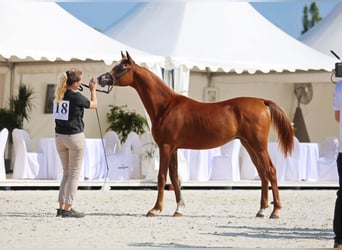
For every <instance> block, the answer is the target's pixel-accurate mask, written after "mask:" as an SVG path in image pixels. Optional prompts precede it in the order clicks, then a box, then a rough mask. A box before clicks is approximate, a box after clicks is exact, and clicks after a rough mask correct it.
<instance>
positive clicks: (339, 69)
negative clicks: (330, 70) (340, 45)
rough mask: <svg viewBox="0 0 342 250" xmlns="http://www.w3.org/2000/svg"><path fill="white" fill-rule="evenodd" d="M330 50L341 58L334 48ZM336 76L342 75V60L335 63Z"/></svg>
mask: <svg viewBox="0 0 342 250" xmlns="http://www.w3.org/2000/svg"><path fill="white" fill-rule="evenodd" d="M330 52H331V53H332V54H333V55H334V56H335V57H336V58H337V59H338V60H340V57H339V56H338V55H337V54H336V53H335V52H334V51H333V50H330ZM335 77H342V62H338V63H335Z"/></svg>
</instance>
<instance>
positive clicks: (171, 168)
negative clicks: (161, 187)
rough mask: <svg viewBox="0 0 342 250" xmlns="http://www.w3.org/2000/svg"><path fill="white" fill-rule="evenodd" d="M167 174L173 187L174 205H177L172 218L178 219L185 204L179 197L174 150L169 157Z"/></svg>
mask: <svg viewBox="0 0 342 250" xmlns="http://www.w3.org/2000/svg"><path fill="white" fill-rule="evenodd" d="M169 174H170V179H171V183H172V185H173V187H174V191H175V196H176V203H177V209H176V211H175V213H174V214H173V216H175V217H179V216H182V215H183V212H182V211H181V209H182V208H184V206H185V204H184V201H183V199H182V195H181V186H180V181H179V178H178V157H177V150H175V151H174V152H173V153H172V155H171V160H170V166H169Z"/></svg>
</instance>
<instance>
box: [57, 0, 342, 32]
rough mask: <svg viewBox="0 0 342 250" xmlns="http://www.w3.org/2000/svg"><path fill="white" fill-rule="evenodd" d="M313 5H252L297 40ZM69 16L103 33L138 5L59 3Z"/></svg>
mask: <svg viewBox="0 0 342 250" xmlns="http://www.w3.org/2000/svg"><path fill="white" fill-rule="evenodd" d="M311 2H312V1H307V0H303V1H298V0H297V1H293V0H292V1H268V2H262V1H254V2H251V5H252V6H253V7H254V8H255V9H256V10H257V11H259V12H260V13H261V14H262V15H263V16H264V17H266V18H267V19H268V20H270V21H271V22H272V23H273V24H275V25H276V26H277V27H279V28H280V29H282V30H283V31H285V32H286V33H288V34H289V35H291V36H293V37H294V38H298V37H299V36H300V35H301V31H302V28H303V26H302V17H303V9H304V6H305V5H309V4H310V3H311ZM337 2H338V1H337V0H321V1H316V3H317V5H318V7H319V11H320V15H321V16H322V17H323V18H324V17H325V16H326V15H327V14H329V12H330V11H331V10H332V9H333V8H334V6H335V5H336V4H337ZM58 4H59V5H60V6H61V7H62V8H64V9H65V10H67V11H68V12H69V13H71V14H72V15H74V16H75V17H77V18H78V19H80V20H81V21H83V22H84V23H86V24H88V25H89V26H91V27H93V28H97V29H98V30H100V31H102V32H103V31H105V30H107V29H108V28H109V27H111V26H112V25H113V24H114V23H116V22H117V21H118V20H119V19H120V18H121V17H122V16H123V15H125V14H126V13H127V12H129V11H130V10H132V9H133V8H136V7H137V6H138V5H139V2H137V1H122V2H121V1H104V2H101V1H99V2H92V1H87V2H79V1H78V2H58Z"/></svg>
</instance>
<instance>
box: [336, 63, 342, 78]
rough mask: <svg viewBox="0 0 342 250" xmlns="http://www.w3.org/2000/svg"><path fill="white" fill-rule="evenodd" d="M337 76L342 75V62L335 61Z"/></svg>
mask: <svg viewBox="0 0 342 250" xmlns="http://www.w3.org/2000/svg"><path fill="white" fill-rule="evenodd" d="M335 77H342V62H339V63H335Z"/></svg>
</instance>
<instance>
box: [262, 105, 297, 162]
mask: <svg viewBox="0 0 342 250" xmlns="http://www.w3.org/2000/svg"><path fill="white" fill-rule="evenodd" d="M265 105H266V106H267V107H269V109H270V111H271V119H272V124H273V127H274V128H275V130H276V131H277V134H278V138H279V144H280V148H281V151H282V152H283V153H284V155H285V156H287V155H290V154H291V153H292V151H293V145H294V139H293V136H294V134H293V128H292V126H291V122H290V120H289V118H288V117H287V115H286V113H285V111H284V110H282V109H281V108H280V107H279V106H278V105H277V104H276V103H274V102H272V101H269V100H265Z"/></svg>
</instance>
